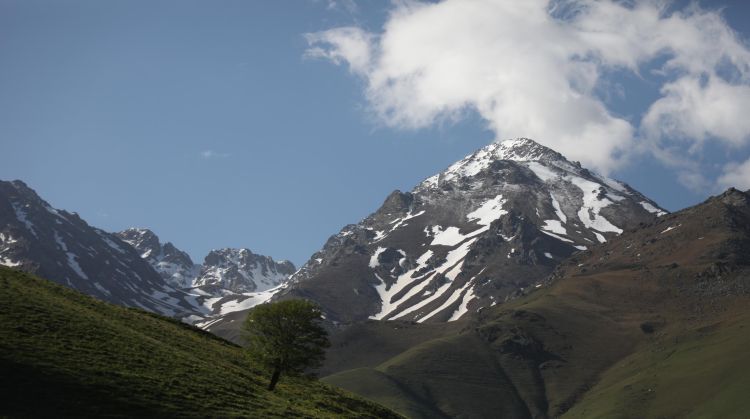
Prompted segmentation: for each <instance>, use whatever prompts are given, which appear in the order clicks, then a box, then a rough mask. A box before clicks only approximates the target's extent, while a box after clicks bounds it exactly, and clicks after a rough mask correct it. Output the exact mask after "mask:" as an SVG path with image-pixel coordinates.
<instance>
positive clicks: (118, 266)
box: [0, 181, 295, 322]
mask: <svg viewBox="0 0 750 419" xmlns="http://www.w3.org/2000/svg"><path fill="white" fill-rule="evenodd" d="M0 264H1V265H5V266H9V267H15V268H18V269H22V270H25V271H28V272H32V273H35V274H38V275H40V276H42V277H44V278H47V279H50V280H52V281H55V282H57V283H59V284H62V285H66V286H69V287H71V288H73V289H76V290H78V291H81V292H83V293H86V294H89V295H92V296H94V297H96V298H99V299H101V300H104V301H109V302H112V303H115V304H120V305H125V306H132V307H140V308H143V309H145V310H148V311H153V312H155V313H159V314H164V315H168V316H172V317H177V318H182V319H185V320H186V321H192V322H195V321H206V320H207V319H210V318H211V317H212V316H213V315H221V314H227V313H229V312H232V311H234V310H241V309H247V308H249V307H252V306H253V305H255V304H258V303H260V302H263V301H266V300H267V299H268V298H269V297H270V294H269V293H268V290H269V289H271V288H274V287H278V286H279V285H281V284H282V283H283V282H284V280H285V279H286V278H288V276H289V275H290V274H292V273H293V272H294V269H295V268H294V265H292V264H291V263H290V262H287V261H281V262H275V261H274V260H273V259H271V258H270V257H267V256H260V255H256V254H254V253H252V252H251V251H250V250H248V249H220V250H213V251H211V252H210V253H209V254H208V255H207V256H206V259H205V261H204V263H203V265H195V264H194V263H193V262H192V260H191V259H190V257H189V256H188V255H187V254H186V253H185V252H183V251H181V250H179V249H178V248H176V247H175V246H174V245H173V244H172V243H165V244H163V245H162V244H161V242H160V241H159V238H158V237H157V236H156V235H155V234H154V233H153V232H151V231H150V230H147V229H128V230H126V231H123V232H120V233H109V232H106V231H103V230H101V229H98V228H95V227H91V226H89V225H88V224H87V223H86V222H85V221H84V220H82V219H81V218H80V217H79V216H78V215H77V214H75V213H69V212H67V211H64V210H58V209H55V208H53V207H52V206H50V205H49V204H48V203H47V202H46V201H44V200H43V199H41V198H40V197H39V196H38V195H37V194H36V192H34V191H33V190H32V189H31V188H29V187H28V186H27V185H26V184H24V183H23V182H21V181H12V182H5V181H0Z"/></svg>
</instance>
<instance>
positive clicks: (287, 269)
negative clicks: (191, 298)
mask: <svg viewBox="0 0 750 419" xmlns="http://www.w3.org/2000/svg"><path fill="white" fill-rule="evenodd" d="M295 270H296V268H295V267H294V264H292V262H289V261H286V260H282V261H278V262H277V261H275V260H273V259H272V258H271V257H269V256H262V255H256V254H255V253H253V252H251V251H250V250H248V249H219V250H212V251H211V252H209V253H208V255H207V256H206V258H205V260H204V261H203V266H202V268H201V270H200V273H199V275H198V276H197V277H196V278H195V280H194V281H193V286H196V287H204V286H216V287H221V288H224V289H228V290H231V291H234V292H237V293H244V292H263V291H268V290H269V289H271V288H274V287H277V286H279V285H281V284H282V283H284V282H285V281H286V280H287V279H288V278H289V276H290V275H292V274H293V273H294V271H295Z"/></svg>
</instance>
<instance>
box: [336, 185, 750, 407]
mask: <svg viewBox="0 0 750 419" xmlns="http://www.w3.org/2000/svg"><path fill="white" fill-rule="evenodd" d="M749 192H750V191H749ZM749 192H741V191H737V190H733V189H730V190H728V191H727V192H725V193H723V194H721V195H719V196H716V197H712V198H710V199H709V200H707V201H706V202H704V203H702V204H700V205H697V206H695V207H691V208H688V209H685V210H682V211H679V212H677V213H674V214H669V215H664V216H662V217H660V218H658V219H653V220H652V221H650V222H647V223H644V224H643V225H641V226H637V227H634V228H629V229H626V230H625V231H624V232H623V233H622V234H621V235H620V236H619V237H611V238H610V239H609V240H608V241H607V242H606V243H603V244H600V245H597V246H593V247H591V248H590V249H588V250H586V251H583V252H580V253H577V254H575V255H573V256H571V257H570V258H568V259H566V260H565V261H563V262H562V263H561V264H560V265H559V266H558V268H557V269H556V270H555V271H554V272H553V273H552V274H551V275H550V276H548V277H547V278H546V279H544V280H542V281H540V287H538V288H537V287H534V288H531V289H526V290H525V291H524V295H522V296H520V298H518V299H516V300H513V301H510V302H508V303H506V304H503V305H498V306H495V307H489V308H485V309H483V310H481V311H480V312H478V313H473V314H472V315H471V316H466V317H465V318H462V319H461V320H460V321H458V322H455V323H453V324H451V323H447V324H442V325H441V324H429V323H428V324H419V323H413V322H389V323H388V325H383V324H382V323H381V322H372V321H370V322H364V323H360V324H358V325H354V326H352V327H350V328H349V329H347V330H346V331H345V332H343V333H341V334H339V335H338V336H335V337H334V340H335V341H334V343H333V346H332V348H331V351H330V352H329V356H328V365H327V366H326V367H325V368H324V369H325V370H326V374H330V373H331V372H333V374H331V375H328V376H327V377H325V378H324V380H325V381H327V382H330V383H332V384H336V385H339V386H342V387H344V388H347V389H349V390H352V391H355V392H357V393H359V394H362V395H364V396H366V397H369V398H371V399H373V400H376V401H380V402H382V403H383V404H384V405H386V406H390V407H391V408H393V409H395V410H397V411H399V412H401V413H403V414H406V415H407V416H409V417H414V418H421V417H487V416H493V417H495V416H497V417H517V418H532V417H533V418H547V417H563V418H589V417H628V418H630V417H632V418H641V417H649V418H651V417H653V418H657V417H745V416H746V412H747V409H748V408H750V402H749V401H748V399H747V397H746V394H747V391H748V390H750V378H748V375H747V374H746V373H745V371H747V368H749V367H750V356H748V353H747V347H748V345H750V193H749ZM388 326H390V327H388ZM356 348H370V349H369V351H367V352H364V353H363V352H361V351H356V350H353V349H356Z"/></svg>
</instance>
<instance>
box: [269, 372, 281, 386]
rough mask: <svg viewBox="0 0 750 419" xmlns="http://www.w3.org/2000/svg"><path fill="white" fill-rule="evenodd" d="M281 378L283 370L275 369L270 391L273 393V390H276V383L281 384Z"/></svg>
mask: <svg viewBox="0 0 750 419" xmlns="http://www.w3.org/2000/svg"><path fill="white" fill-rule="evenodd" d="M280 376H281V368H279V367H275V368H274V369H273V375H272V376H271V382H270V383H269V384H268V390H270V391H273V389H274V388H276V383H278V382H279V377H280Z"/></svg>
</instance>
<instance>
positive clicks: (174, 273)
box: [115, 228, 200, 288]
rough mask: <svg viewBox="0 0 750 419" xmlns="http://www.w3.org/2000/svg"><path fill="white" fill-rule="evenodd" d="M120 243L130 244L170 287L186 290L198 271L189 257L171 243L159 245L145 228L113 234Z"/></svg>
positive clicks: (151, 232) (198, 267)
mask: <svg viewBox="0 0 750 419" xmlns="http://www.w3.org/2000/svg"><path fill="white" fill-rule="evenodd" d="M115 234H116V235H117V237H119V238H120V239H121V240H122V241H124V242H126V243H128V244H130V245H131V246H133V248H135V249H136V250H137V251H138V252H139V253H140V255H141V258H143V259H145V260H146V262H148V263H149V265H151V267H152V268H154V269H155V270H156V272H158V273H159V275H161V277H162V278H164V280H165V281H167V282H168V283H169V284H170V285H172V286H174V287H176V288H188V287H190V286H192V284H193V280H194V279H195V277H196V276H197V275H198V272H199V271H200V266H196V265H195V264H194V263H193V261H192V259H190V256H189V255H188V254H187V253H185V252H183V251H182V250H180V249H178V248H176V247H175V246H174V245H173V244H172V243H170V242H167V243H165V244H163V245H162V244H161V242H160V241H159V237H157V236H156V234H154V232H153V231H151V230H149V229H146V228H129V229H127V230H125V231H121V232H119V233H115Z"/></svg>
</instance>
